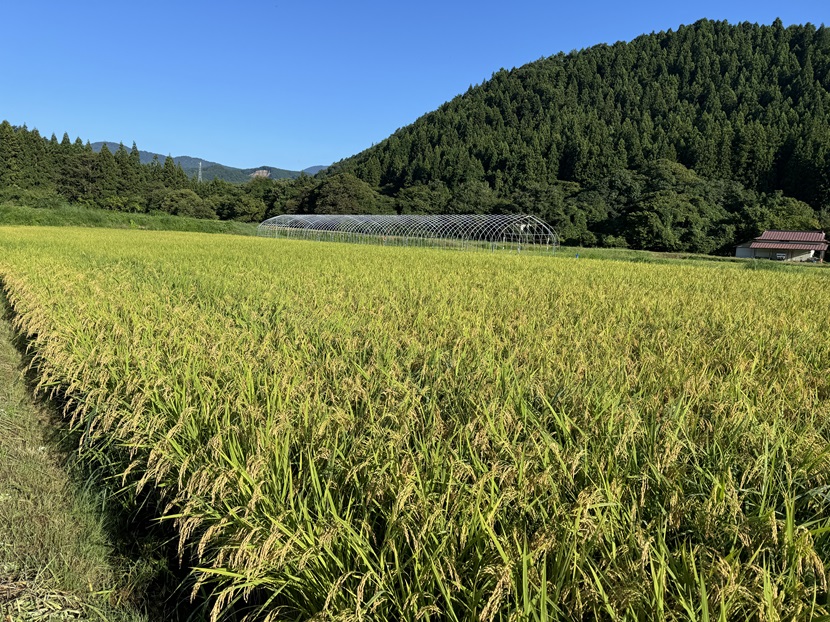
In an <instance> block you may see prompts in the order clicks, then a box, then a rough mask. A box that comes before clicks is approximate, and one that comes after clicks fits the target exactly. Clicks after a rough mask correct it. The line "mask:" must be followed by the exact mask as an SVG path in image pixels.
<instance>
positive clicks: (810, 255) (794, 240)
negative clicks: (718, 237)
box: [735, 231, 828, 262]
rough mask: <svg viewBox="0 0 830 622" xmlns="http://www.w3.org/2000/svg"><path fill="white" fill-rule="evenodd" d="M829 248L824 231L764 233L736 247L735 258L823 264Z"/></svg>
mask: <svg viewBox="0 0 830 622" xmlns="http://www.w3.org/2000/svg"><path fill="white" fill-rule="evenodd" d="M827 246H828V242H827V238H825V236H824V231H764V233H762V234H761V235H760V236H758V237H757V238H755V239H754V240H750V241H749V242H744V243H743V244H739V245H738V246H736V247H735V257H750V258H756V259H777V260H779V261H822V262H823V261H824V253H825V251H826V250H827ZM816 253H818V256H816Z"/></svg>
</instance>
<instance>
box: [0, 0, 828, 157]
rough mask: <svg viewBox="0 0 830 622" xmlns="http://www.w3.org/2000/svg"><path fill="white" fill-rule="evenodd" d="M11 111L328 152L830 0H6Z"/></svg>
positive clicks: (189, 144)
mask: <svg viewBox="0 0 830 622" xmlns="http://www.w3.org/2000/svg"><path fill="white" fill-rule="evenodd" d="M3 4H4V6H3V10H2V20H3V22H4V27H3V35H2V37H0V119H8V120H9V121H10V122H11V123H13V124H16V125H20V124H23V123H26V124H27V125H28V126H29V128H30V129H31V128H35V127H36V128H38V129H39V130H40V132H41V133H42V134H44V135H46V136H49V135H51V134H52V133H53V132H54V133H55V134H57V136H58V138H60V137H61V136H62V134H63V132H69V134H70V136H71V138H72V139H73V140H74V139H75V137H76V136H80V137H81V138H82V139H83V140H90V141H93V142H94V141H97V140H112V141H116V142H118V141H123V142H124V143H125V144H126V145H127V146H128V147H129V146H130V145H131V144H132V142H133V141H135V142H136V143H137V144H138V146H139V148H141V149H146V150H148V151H155V152H159V153H162V154H165V155H166V154H168V153H169V154H171V155H174V156H177V155H191V156H196V157H202V158H205V159H207V160H212V161H217V162H221V163H223V164H228V165H230V166H238V167H243V168H248V167H254V166H259V165H270V166H278V167H282V168H289V169H294V170H298V169H302V168H306V167H308V166H313V165H316V164H330V163H331V162H335V161H337V160H340V159H342V158H345V157H348V156H350V155H353V154H355V153H357V152H359V151H361V150H363V149H365V148H367V147H369V146H371V145H372V144H373V143H375V142H378V141H380V140H383V139H384V138H385V137H387V136H388V135H389V134H391V133H392V132H394V131H395V130H396V129H397V128H399V127H402V126H405V125H408V124H409V123H411V122H413V121H414V120H415V119H417V118H418V117H419V116H421V115H423V114H425V113H427V112H429V111H431V110H433V109H435V108H437V107H438V106H440V105H441V104H442V103H444V102H445V101H448V100H450V99H452V98H453V97H455V96H456V95H459V94H460V93H463V92H464V91H465V90H466V89H467V87H468V86H469V85H471V84H479V83H481V82H482V81H484V80H487V79H488V78H489V77H490V76H491V75H492V73H493V72H495V71H497V70H498V69H500V68H502V67H504V68H508V69H509V68H511V67H517V66H520V65H523V64H525V63H528V62H531V61H534V60H537V59H539V58H542V57H545V56H550V55H552V54H556V53H557V52H560V51H565V52H569V51H571V50H574V49H580V48H584V47H589V46H591V45H594V44H597V43H613V42H615V41H620V40H624V41H628V40H631V39H633V38H634V37H636V36H638V35H640V34H643V33H648V32H652V31H659V30H667V29H669V28H672V29H675V28H677V26H679V25H680V24H689V23H692V22H694V21H696V20H698V19H700V18H703V17H707V18H711V19H726V20H728V21H729V22H732V23H736V22H740V21H750V22H758V23H762V24H769V23H771V22H772V21H773V20H774V19H775V18H776V17H780V18H781V19H782V21H783V22H784V24H785V25H789V24H796V23H805V22H808V21H809V22H812V23H813V24H815V25H817V26H818V25H819V24H821V23H825V24H827V25H830V3H828V2H826V0H790V1H788V2H783V3H782V2H770V1H768V0H755V1H730V0H722V1H720V2H713V1H710V0H702V1H699V2H672V1H671V0H668V1H666V0H663V1H659V2H655V1H638V0H632V1H628V2H619V1H616V2H609V1H607V0H583V1H581V2H580V1H572V0H569V1H567V2H542V1H528V0H503V1H502V2H494V1H491V0H479V1H477V2H472V1H470V0H464V1H453V0H444V1H442V2H439V1H436V0H421V1H419V2H394V0H392V1H384V2H380V1H375V0H372V1H369V2H354V3H348V2H334V1H329V0H321V1H318V2H314V3H298V2H290V3H289V2H287V1H285V0H262V1H259V0H257V1H251V0H238V1H236V2H218V1H210V0H205V1H202V2H192V1H190V0H184V1H177V0H167V1H165V2H161V1H157V0H144V1H141V2H127V3H121V2H117V1H115V2H113V1H112V0H110V1H108V2H99V1H97V0H96V1H86V0H76V1H75V2H66V1H65V0H63V1H43V0H27V2H13V1H12V0H7V1H6V2H4V3H3Z"/></svg>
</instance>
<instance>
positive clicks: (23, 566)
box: [0, 299, 146, 621]
mask: <svg viewBox="0 0 830 622" xmlns="http://www.w3.org/2000/svg"><path fill="white" fill-rule="evenodd" d="M4 305H5V299H0V619H3V620H7V621H12V620H21V621H23V620H78V619H84V620H102V619H104V620H113V621H119V620H124V621H126V620H134V621H139V620H144V619H146V617H145V616H144V615H143V614H142V613H140V608H139V607H137V606H135V604H134V603H132V602H128V601H129V600H130V599H129V595H128V594H127V593H126V592H127V587H128V583H127V582H126V581H125V577H124V568H123V566H121V565H120V564H118V563H117V561H116V558H117V557H118V555H116V554H115V553H114V550H113V545H112V540H111V536H110V534H109V530H108V528H107V527H106V525H105V522H106V518H105V516H106V515H105V513H104V512H102V510H101V507H100V505H101V501H102V500H101V498H100V497H99V496H98V495H96V494H95V493H94V492H93V491H92V490H91V489H84V488H83V487H80V486H79V485H78V484H77V482H75V481H73V480H72V478H70V476H69V474H68V471H67V464H66V463H65V456H64V454H63V453H62V451H61V449H60V448H59V446H58V444H57V443H56V441H55V438H54V435H55V430H54V428H53V426H52V425H51V424H52V422H51V421H50V414H49V412H48V411H47V410H46V409H45V408H44V407H43V406H40V405H38V404H36V403H34V402H33V401H32V398H31V395H30V394H29V392H28V389H27V387H26V383H25V381H24V376H23V366H22V364H21V360H20V355H19V354H18V352H17V350H16V349H15V348H14V346H13V345H12V333H11V330H10V326H9V324H8V322H7V321H6V319H5V318H3V317H2V315H3V313H4V312H5V306H4Z"/></svg>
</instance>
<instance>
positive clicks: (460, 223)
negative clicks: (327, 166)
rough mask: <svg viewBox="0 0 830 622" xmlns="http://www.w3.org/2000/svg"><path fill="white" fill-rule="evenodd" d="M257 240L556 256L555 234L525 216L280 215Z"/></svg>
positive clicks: (263, 225)
mask: <svg viewBox="0 0 830 622" xmlns="http://www.w3.org/2000/svg"><path fill="white" fill-rule="evenodd" d="M257 235H258V236H261V237H270V238H298V239H307V240H319V241H330V242H353V243H363V244H381V245H386V246H437V247H442V248H458V249H481V250H490V251H496V250H509V251H514V252H522V251H533V250H535V251H543V252H549V253H552V252H555V251H556V249H557V248H558V247H559V236H558V235H557V234H556V231H554V229H553V228H552V227H551V226H550V225H548V224H547V223H545V222H544V221H542V220H539V219H538V218H536V217H535V216H528V215H526V214H435V215H416V214H400V215H390V214H360V215H344V214H282V215H280V216H274V217H273V218H269V219H268V220H266V221H264V222H262V223H261V224H260V225H259V227H257Z"/></svg>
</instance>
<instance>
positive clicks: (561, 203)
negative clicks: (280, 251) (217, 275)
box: [0, 20, 830, 253]
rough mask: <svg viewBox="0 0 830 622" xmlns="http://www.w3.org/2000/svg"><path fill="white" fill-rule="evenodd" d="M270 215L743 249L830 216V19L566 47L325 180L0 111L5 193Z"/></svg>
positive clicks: (662, 246)
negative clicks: (210, 176) (231, 165)
mask: <svg viewBox="0 0 830 622" xmlns="http://www.w3.org/2000/svg"><path fill="white" fill-rule="evenodd" d="M2 200H5V201H7V202H9V201H11V202H19V203H25V204H28V205H35V206H38V205H40V206H49V205H53V204H55V203H60V202H63V201H68V202H71V203H78V204H82V205H89V206H97V207H101V208H105V209H113V210H121V211H133V212H154V211H161V212H166V213H171V214H180V215H188V216H197V217H203V218H222V219H236V220H242V221H248V222H256V221H258V220H261V219H262V218H265V217H267V216H270V215H273V214H278V213H283V212H309V213H311V212H317V213H331V212H339V213H356V212H390V213H393V212H415V213H443V212H456V213H461V212H510V211H521V212H526V213H531V214H535V215H539V216H541V217H543V218H545V219H546V220H548V221H549V222H550V223H551V224H553V225H554V226H555V227H556V228H557V229H558V230H559V232H560V234H561V235H562V237H563V240H564V241H565V242H566V243H572V244H583V245H602V246H630V247H633V248H644V249H651V250H664V251H687V252H704V253H729V252H730V251H731V247H732V245H734V244H735V243H736V242H740V241H743V240H745V239H747V238H749V237H752V236H754V235H756V234H757V233H758V232H760V231H761V230H763V229H765V228H797V229H815V228H819V227H822V228H826V227H828V225H830V31H829V30H828V29H827V28H825V27H824V26H821V27H819V28H816V27H814V26H812V25H809V24H808V25H805V26H791V27H788V28H784V27H783V25H782V24H781V22H780V21H776V22H775V23H774V24H772V25H771V26H759V25H757V24H749V23H742V24H738V25H730V24H728V23H726V22H713V21H708V20H702V21H700V22H697V23H695V24H693V25H691V26H682V27H680V28H679V29H678V30H677V31H668V32H660V33H653V34H650V35H643V36H641V37H638V38H637V39H635V40H633V41H631V42H629V43H616V44H614V45H598V46H595V47H592V48H590V49H586V50H582V51H578V52H573V53H570V54H557V55H555V56H552V57H550V58H545V59H541V60H539V61H536V62H534V63H530V64H528V65H525V66H523V67H520V68H518V69H513V70H510V71H506V70H501V71H499V72H497V73H495V74H494V75H493V77H492V78H491V79H490V80H488V81H486V82H484V83H483V84H481V85H478V86H475V87H470V88H469V90H468V91H467V92H466V93H465V94H463V95H461V96H459V97H457V98H455V99H453V100H452V101H450V102H448V103H446V104H444V105H443V106H441V107H440V108H439V109H438V110H436V111H434V112H431V113H429V114H427V115H425V116H423V117H422V118H420V119H418V120H417V121H416V122H415V123H413V124H412V125H410V126H408V127H405V128H402V129H400V130H398V131H397V132H395V133H394V134H393V135H392V136H390V137H389V138H388V139H386V140H385V141H383V142H381V143H380V144H378V145H375V146H374V147H372V148H371V149H367V150H366V151H364V152H362V153H360V154H357V155H356V156H354V157H351V158H348V159H346V160H343V161H341V162H338V163H337V164H335V165H333V166H332V167H330V168H329V169H328V170H326V171H324V172H323V173H320V174H318V175H317V176H315V177H313V178H311V177H308V176H305V175H303V176H301V177H299V178H298V179H296V180H273V179H264V178H256V179H252V180H250V181H248V182H245V183H243V184H230V183H227V182H222V181H219V180H213V181H210V182H207V183H202V184H198V183H196V182H195V181H194V180H193V179H191V178H190V177H188V175H187V174H185V172H184V171H183V170H182V169H181V167H179V166H177V165H176V164H175V162H173V160H172V159H171V158H166V159H165V160H164V161H163V162H162V161H161V160H160V159H155V160H154V161H153V162H151V163H149V164H142V163H141V161H140V156H139V152H138V150H137V149H136V147H135V145H133V148H132V149H131V150H128V149H126V148H124V147H123V146H119V148H118V149H116V150H114V152H113V151H112V150H110V149H108V148H107V149H104V148H102V149H101V151H100V152H99V153H95V151H94V150H93V149H92V147H91V146H90V145H89V144H84V143H83V142H82V141H81V140H80V139H78V140H76V141H74V142H72V141H71V140H70V138H69V137H68V136H66V135H64V137H63V140H60V141H59V140H58V139H57V138H56V137H55V136H52V137H51V139H45V138H44V137H41V136H40V135H39V133H38V132H37V131H36V130H29V129H27V128H26V127H13V126H11V125H10V124H9V123H7V122H4V123H2V124H0V201H2Z"/></svg>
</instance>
